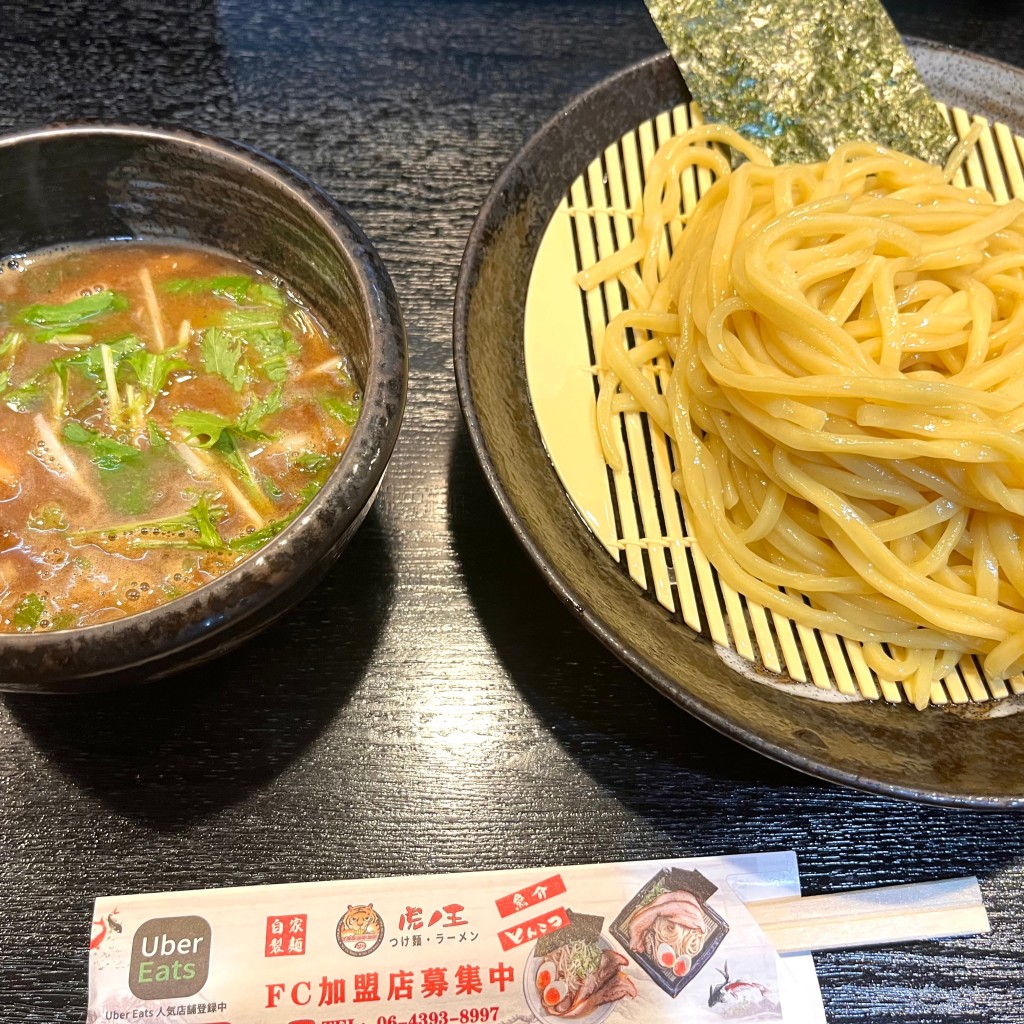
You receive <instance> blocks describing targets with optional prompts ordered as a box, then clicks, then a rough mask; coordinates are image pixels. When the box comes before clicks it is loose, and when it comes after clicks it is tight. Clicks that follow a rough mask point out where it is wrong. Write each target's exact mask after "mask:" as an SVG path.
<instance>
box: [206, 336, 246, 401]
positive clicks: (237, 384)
mask: <svg viewBox="0 0 1024 1024" xmlns="http://www.w3.org/2000/svg"><path fill="white" fill-rule="evenodd" d="M202 352H203V369H204V370H206V372H207V373H216V374H218V375H220V376H221V377H223V378H224V379H225V380H226V381H227V382H228V383H229V384H230V385H231V387H232V388H233V389H234V390H235V391H241V390H242V388H243V386H244V385H245V381H246V377H248V371H247V370H246V366H245V361H244V360H243V358H242V342H241V340H240V339H239V338H237V337H235V336H234V335H233V334H230V333H228V332H227V331H221V330H218V329H217V328H216V327H209V328H207V329H206V330H205V331H203V340H202Z"/></svg>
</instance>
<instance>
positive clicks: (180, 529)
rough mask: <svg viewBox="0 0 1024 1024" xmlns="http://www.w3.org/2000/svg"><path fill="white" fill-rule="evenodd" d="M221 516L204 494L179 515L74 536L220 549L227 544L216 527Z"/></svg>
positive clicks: (143, 545) (152, 545) (153, 545)
mask: <svg viewBox="0 0 1024 1024" xmlns="http://www.w3.org/2000/svg"><path fill="white" fill-rule="evenodd" d="M222 516H223V509H222V508H220V507H218V506H215V505H214V504H213V503H212V502H211V501H210V498H209V496H208V495H205V494H204V495H200V497H199V499H198V500H197V501H196V503H195V504H194V505H193V506H192V507H191V508H190V509H188V510H187V511H185V512H182V513H180V514H178V515H175V516H166V517H164V518H163V519H144V520H134V521H132V522H127V523H114V524H111V525H109V526H104V527H101V528H100V529H97V530H80V531H79V532H78V533H76V534H75V538H76V539H77V540H88V541H94V542H96V543H103V542H104V541H114V540H118V539H121V538H123V537H125V535H128V536H130V537H131V542H132V544H133V545H134V546H136V547H140V548H161V547H162V548H167V547H172V548H186V549H193V550H217V549H221V550H222V549H223V548H225V547H226V546H227V545H226V544H225V543H224V541H223V539H222V538H221V536H220V533H219V532H218V530H217V520H218V519H219V518H221V517H222Z"/></svg>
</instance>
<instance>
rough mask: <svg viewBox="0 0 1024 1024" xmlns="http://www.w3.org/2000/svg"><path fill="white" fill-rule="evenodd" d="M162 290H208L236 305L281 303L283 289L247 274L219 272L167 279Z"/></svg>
mask: <svg viewBox="0 0 1024 1024" xmlns="http://www.w3.org/2000/svg"><path fill="white" fill-rule="evenodd" d="M164 290H165V291H167V292H169V293H170V294H172V295H201V294H202V293H204V292H207V293H209V294H212V295H216V296H217V297H218V298H223V299H231V301H232V302H234V303H235V304H236V305H238V306H249V305H253V306H260V305H269V306H280V307H283V306H284V304H285V297H284V293H283V292H282V291H281V289H280V288H275V287H274V286H273V285H271V284H267V283H266V282H265V281H257V280H254V279H253V278H251V277H249V276H248V275H246V274H221V275H218V276H216V277H182V278H177V279H175V280H174V281H168V282H167V284H165V285H164Z"/></svg>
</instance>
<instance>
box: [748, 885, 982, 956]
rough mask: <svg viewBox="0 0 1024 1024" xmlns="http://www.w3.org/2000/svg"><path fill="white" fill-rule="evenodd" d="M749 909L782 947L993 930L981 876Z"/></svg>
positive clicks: (790, 900) (788, 950) (908, 939)
mask: <svg viewBox="0 0 1024 1024" xmlns="http://www.w3.org/2000/svg"><path fill="white" fill-rule="evenodd" d="M747 909H748V910H749V911H750V913H751V914H752V915H753V916H754V919H755V920H756V921H757V923H758V924H759V925H760V926H761V929H762V930H763V931H764V932H765V933H766V934H767V935H768V937H769V938H770V939H771V941H772V943H773V944H774V946H775V948H776V950H777V951H778V952H779V953H798V952H810V951H812V950H816V949H848V948H852V947H856V946H878V945H883V944H886V943H892V942H911V941H914V940H917V939H937V938H946V937H949V936H952V935H975V934H978V933H982V932H988V931H990V930H991V928H990V926H989V923H988V914H987V913H986V912H985V904H984V903H983V902H982V898H981V889H980V887H979V886H978V880H977V879H976V878H973V877H972V878H947V879H943V880H942V881H938V882H918V883H914V884H911V885H890V886H883V887H880V888H877V889H854V890H852V891H850V892H838V893H827V894H825V895H822V896H790V897H784V898H782V899H777V900H758V901H756V902H751V903H748V904H747Z"/></svg>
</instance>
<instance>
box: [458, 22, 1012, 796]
mask: <svg viewBox="0 0 1024 1024" xmlns="http://www.w3.org/2000/svg"><path fill="white" fill-rule="evenodd" d="M911 52H912V54H913V57H914V59H915V61H916V63H917V66H918V68H919V69H920V70H921V72H922V74H923V75H924V77H925V80H926V81H927V83H928V85H929V87H930V88H931V90H932V95H933V96H935V97H936V98H938V99H940V100H944V101H945V102H947V103H949V104H951V105H956V106H960V107H963V108H964V109H966V110H970V111H973V112H975V113H980V114H984V115H986V116H988V117H990V118H992V119H994V120H1001V121H1003V122H1005V123H1007V124H1009V126H1010V127H1011V128H1012V129H1013V131H1015V132H1017V133H1018V134H1019V133H1021V132H1022V130H1024V73H1022V72H1020V71H1018V70H1016V69H1014V68H1010V67H1007V66H1006V65H1001V64H996V63H994V62H991V61H986V60H981V59H979V58H977V57H973V56H971V55H970V54H965V53H960V52H957V51H953V50H948V49H946V48H939V47H935V46H932V45H930V44H927V43H921V42H912V43H911ZM689 98H690V96H689V93H688V92H687V90H686V86H685V84H684V83H683V80H682V78H681V77H680V75H679V71H678V70H677V68H676V66H675V64H674V63H673V62H672V59H671V57H670V56H669V55H668V54H667V53H666V54H664V55H662V56H659V57H655V58H652V59H650V60H647V61H644V62H643V63H640V64H637V65H635V66H633V67H631V68H629V69H627V70H625V71H623V72H622V73H621V74H619V75H617V76H615V77H614V78H611V79H609V80H607V81H605V82H603V83H601V84H600V85H598V86H597V87H595V88H594V89H592V90H591V91H590V92H588V93H586V94H585V95H583V96H582V97H580V98H579V99H578V100H576V101H575V102H574V103H572V104H571V105H570V106H569V107H568V108H567V109H566V110H564V111H563V112H562V113H560V114H559V115H558V116H557V117H556V118H554V119H553V120H552V121H550V122H549V123H548V124H547V125H546V126H545V127H544V128H543V129H542V130H541V131H540V132H539V133H538V134H537V135H536V136H534V138H533V139H532V140H531V141H530V142H529V143H528V144H527V145H526V147H525V148H524V149H523V150H522V152H521V153H520V154H519V155H518V156H517V157H516V158H515V160H513V162H512V163H511V164H510V165H509V167H508V168H507V169H506V170H505V171H504V173H503V174H502V175H501V177H500V178H499V180H498V182H497V183H496V185H495V187H494V189H493V191H492V192H491V194H490V196H489V198H488V199H487V202H486V203H485V205H484V207H483V210H482V211H481V213H480V216H479V218H478V220H477V222H476V224H475V226H474V228H473V231H472V234H471V236H470V240H469V244H468V246H467V249H466V255H465V259H464V260H463V265H462V271H461V274H460V277H459V286H458V292H457V296H456V309H455V325H454V328H455V372H456V376H457V377H458V384H459V398H460V401H461V402H462V407H463V412H464V413H465V417H466V423H467V425H468V427H469V432H470V436H471V438H472V442H473V446H474V448H475V450H476V454H477V456H478V457H479V460H480V463H481V465H482V467H483V471H484V474H485V475H486V477H487V480H488V482H489V483H490V485H491V488H492V489H493V491H494V493H495V495H496V496H497V499H498V502H499V504H500V506H501V509H502V511H503V512H504V514H505V516H506V517H507V519H508V520H509V522H510V523H511V524H512V528H513V529H514V530H515V533H516V535H517V537H518V538H519V540H520V541H521V542H522V544H523V546H524V547H525V549H526V551H527V552H528V553H529V555H530V557H531V558H532V559H533V561H534V562H535V563H536V565H537V567H538V568H539V570H540V571H541V572H542V573H543V574H544V576H545V578H546V579H547V581H548V583H549V584H550V585H551V587H552V588H553V589H554V591H555V592H556V593H557V594H558V595H559V596H560V597H561V598H562V599H563V601H564V602H565V603H566V604H567V605H568V607H569V608H570V609H571V610H572V611H573V612H574V613H575V614H576V615H577V616H578V617H579V618H580V620H581V621H582V622H583V624H584V625H585V626H586V627H587V628H588V629H589V630H591V631H592V632H593V633H594V634H595V636H597V637H598V638H599V639H600V640H601V641H602V642H603V643H604V644H605V645H607V647H608V648H610V649H611V650H612V651H613V652H614V653H615V654H616V655H618V656H619V657H620V658H621V659H622V660H623V661H624V662H625V663H626V664H627V665H629V666H630V667H631V668H632V669H634V670H635V671H636V672H637V673H639V674H640V675H641V676H642V677H643V678H644V679H646V680H647V681H648V682H649V683H650V684H651V685H652V686H654V687H655V688H656V689H657V690H658V691H660V692H661V693H662V694H664V695H665V696H666V697H667V698H668V699H669V700H671V701H673V702H675V703H676V704H678V705H680V706H681V707H682V708H684V709H686V710H687V711H689V712H690V713H692V714H694V715H696V716H697V717H698V718H700V719H702V720H703V721H705V722H707V723H708V724H709V725H711V726H713V727H714V728H716V729H718V730H720V731H721V732H723V733H725V734H726V735H727V736H730V737H732V738H733V739H735V740H738V741H739V742H741V743H745V744H747V745H748V746H750V747H753V748H754V749H756V750H759V751H761V752H762V753H764V754H766V755H768V756H769V757H772V758H775V759H777V760H779V761H782V762H785V763H786V764H789V765H792V766H793V767H795V768H799V769H801V770H803V771H806V772H809V773H811V774H813V775H817V776H819V777H821V778H825V779H830V780H832V781H835V782H840V783H844V784H846V785H850V786H856V787H859V788H862V789H868V790H873V791H875V792H879V793H884V794H888V795H892V796H901V797H910V798H913V799H919V800H927V801H932V802H936V803H943V804H956V805H961V806H966V807H1024V715H1019V714H1012V713H1010V712H1013V711H1015V710H1019V708H1017V707H1015V704H1016V703H1019V702H1020V698H1016V699H1014V698H1011V699H1010V700H1008V701H1002V702H1000V703H999V705H988V706H986V705H978V706H976V707H967V708H965V709H961V710H949V709H945V708H929V709H928V710H927V711H925V712H918V711H915V710H914V709H913V708H910V707H907V706H906V705H898V706H888V705H886V704H883V703H838V702H835V703H826V702H823V701H820V700H813V699H809V696H805V695H804V694H805V693H809V692H810V693H813V687H812V688H810V691H808V690H806V689H805V690H804V691H803V692H801V691H800V690H799V689H798V688H796V687H787V688H786V689H785V690H783V689H780V688H775V687H770V686H766V685H759V684H758V683H756V682H754V681H752V680H750V679H748V678H746V677H745V676H744V675H741V674H739V673H738V672H736V671H734V670H733V669H732V668H730V667H729V665H727V664H726V663H725V661H723V659H722V658H721V657H720V656H719V655H718V654H717V653H716V651H715V649H714V647H713V645H712V644H711V642H710V641H709V640H708V639H706V638H705V637H701V636H696V635H694V634H693V633H692V632H690V631H689V629H687V627H685V626H684V625H683V624H682V623H681V622H680V621H678V620H676V619H675V618H673V617H672V616H671V615H670V614H669V613H668V612H667V611H665V609H664V608H662V607H661V605H660V604H658V603H657V602H656V601H655V600H654V599H653V598H651V597H649V596H648V595H647V594H646V593H644V592H643V591H641V590H640V589H639V588H638V587H637V586H636V584H635V583H633V581H632V580H631V579H629V578H628V576H627V575H626V574H625V573H624V572H622V571H621V570H620V568H619V567H618V565H617V564H616V563H615V562H614V561H613V560H612V559H610V558H609V557H608V555H607V552H606V551H605V550H604V548H603V547H602V546H601V545H600V543H599V542H598V541H597V539H596V538H595V537H594V535H593V534H592V533H591V532H590V530H589V529H588V528H587V526H586V525H585V524H584V522H583V520H582V519H581V518H580V516H579V515H577V513H576V511H575V509H574V508H573V506H572V505H571V503H570V501H569V499H568V497H567V496H566V494H565V492H564V490H563V488H562V485H561V482H560V481H559V479H558V476H557V475H556V473H555V471H554V469H553V467H552V466H551V463H550V461H549V460H548V457H547V453H546V451H545V449H544V444H543V441H542V440H541V437H540V434H539V432H538V428H537V423H536V420H535V418H534V415H533V410H532V408H531V406H530V396H529V393H528V388H527V381H526V369H525V365H524V356H523V324H524V308H525V304H526V294H527V288H528V285H529V280H530V272H531V269H532V266H533V261H534V258H535V256H536V253H537V250H538V247H539V245H540V241H541V239H542V237H543V234H544V231H545V229H546V227H547V224H548V221H549V220H550V218H551V215H552V213H553V212H554V210H555V207H556V206H557V205H558V203H559V202H560V201H561V200H562V198H563V197H564V196H565V194H566V191H567V190H568V188H569V186H570V185H571V183H572V182H573V180H574V179H575V178H576V177H577V175H579V174H580V173H581V172H582V171H583V170H584V168H586V167H587V165H588V164H589V163H590V161H591V160H592V159H593V158H594V157H595V156H596V155H598V154H599V153H600V152H601V151H602V150H603V149H604V148H605V147H606V146H609V145H611V144H612V143H614V142H616V141H617V140H618V139H619V138H620V137H621V136H622V135H623V134H624V133H626V132H627V131H630V130H632V129H633V128H634V127H635V126H636V125H638V124H640V123H641V122H643V121H645V120H647V119H648V118H651V117H654V116H655V115H657V114H659V113H661V112H662V111H667V110H671V109H672V107H673V106H675V105H676V104H678V103H681V102H685V101H687V100H689ZM679 727H680V729H681V730H683V729H685V721H683V720H680V723H679Z"/></svg>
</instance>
